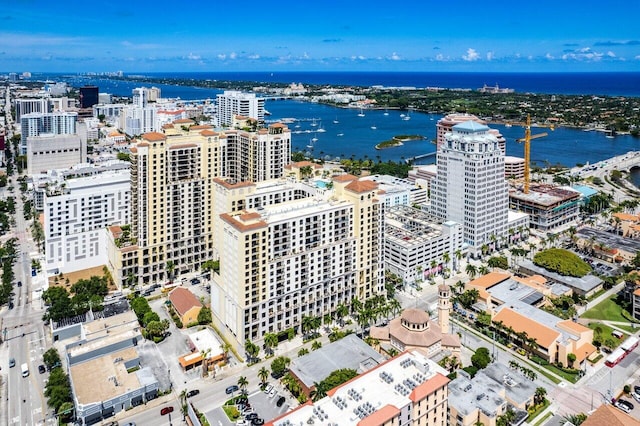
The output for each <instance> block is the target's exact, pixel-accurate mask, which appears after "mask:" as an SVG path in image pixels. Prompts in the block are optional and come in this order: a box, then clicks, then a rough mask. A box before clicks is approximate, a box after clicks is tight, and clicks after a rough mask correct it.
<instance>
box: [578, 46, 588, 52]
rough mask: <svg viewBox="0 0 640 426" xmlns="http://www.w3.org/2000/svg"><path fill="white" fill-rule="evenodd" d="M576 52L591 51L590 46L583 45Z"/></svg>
mask: <svg viewBox="0 0 640 426" xmlns="http://www.w3.org/2000/svg"><path fill="white" fill-rule="evenodd" d="M578 52H580V53H588V52H591V48H590V47H583V48H582V49H578Z"/></svg>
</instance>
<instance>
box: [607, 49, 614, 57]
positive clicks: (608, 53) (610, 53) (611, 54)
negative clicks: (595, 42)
mask: <svg viewBox="0 0 640 426" xmlns="http://www.w3.org/2000/svg"><path fill="white" fill-rule="evenodd" d="M607 56H608V57H610V58H615V57H616V54H615V53H613V52H612V51H610V50H609V51H608V52H607Z"/></svg>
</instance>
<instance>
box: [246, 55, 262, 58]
mask: <svg viewBox="0 0 640 426" xmlns="http://www.w3.org/2000/svg"><path fill="white" fill-rule="evenodd" d="M247 58H248V59H260V55H249V56H247Z"/></svg>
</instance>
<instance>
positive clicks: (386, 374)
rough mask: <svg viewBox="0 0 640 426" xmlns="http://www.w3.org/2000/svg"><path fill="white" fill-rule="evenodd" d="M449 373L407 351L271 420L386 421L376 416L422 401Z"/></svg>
mask: <svg viewBox="0 0 640 426" xmlns="http://www.w3.org/2000/svg"><path fill="white" fill-rule="evenodd" d="M447 374H448V372H447V371H446V370H445V369H444V368H442V367H440V366H439V365H438V364H436V363H435V362H434V361H432V360H430V359H428V358H427V357H425V356H424V355H423V354H422V353H420V351H417V350H416V351H412V352H404V353H402V354H400V355H398V356H396V357H395V358H392V359H390V360H388V361H386V362H385V363H383V364H380V365H378V366H377V367H376V368H374V369H372V370H370V371H368V372H367V373H364V374H361V375H360V376H357V377H355V378H353V379H352V380H350V381H348V382H346V383H344V384H342V385H340V386H338V387H337V388H334V389H333V390H331V391H329V392H328V394H327V396H326V397H324V398H322V399H321V400H319V401H317V402H315V403H312V402H307V403H306V404H304V405H301V406H299V407H298V408H296V409H295V410H293V411H291V412H288V413H285V414H284V415H282V416H281V417H279V418H276V419H274V420H271V421H270V422H268V423H269V424H273V425H274V426H293V425H296V426H297V425H300V424H311V422H314V423H315V424H328V422H329V423H334V424H338V425H340V426H357V425H360V426H362V425H369V424H371V425H373V424H383V423H384V421H374V420H373V419H374V418H376V420H379V419H377V417H378V416H381V415H387V414H388V415H389V416H393V415H394V414H395V413H398V412H399V410H400V409H402V408H403V407H405V406H407V405H409V404H411V403H412V401H418V400H421V399H422V398H424V397H425V396H426V395H429V394H430V393H431V392H433V391H435V390H436V389H439V388H440V387H441V386H444V385H445V384H447V383H448V382H449V379H447V377H446V375H447ZM407 385H408V386H407ZM310 419H311V420H310ZM364 419H367V420H369V419H371V422H368V421H367V420H364ZM363 420H364V421H363Z"/></svg>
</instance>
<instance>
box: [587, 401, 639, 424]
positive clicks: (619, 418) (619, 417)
mask: <svg viewBox="0 0 640 426" xmlns="http://www.w3.org/2000/svg"><path fill="white" fill-rule="evenodd" d="M603 425H606V426H640V421H638V420H637V419H635V418H634V417H631V416H630V415H628V414H626V413H623V412H622V411H621V410H620V409H618V408H616V407H614V406H613V405H609V404H602V405H601V406H600V407H598V409H597V410H596V411H594V412H593V413H591V415H590V416H589V417H587V420H585V421H584V422H582V426H603Z"/></svg>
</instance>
